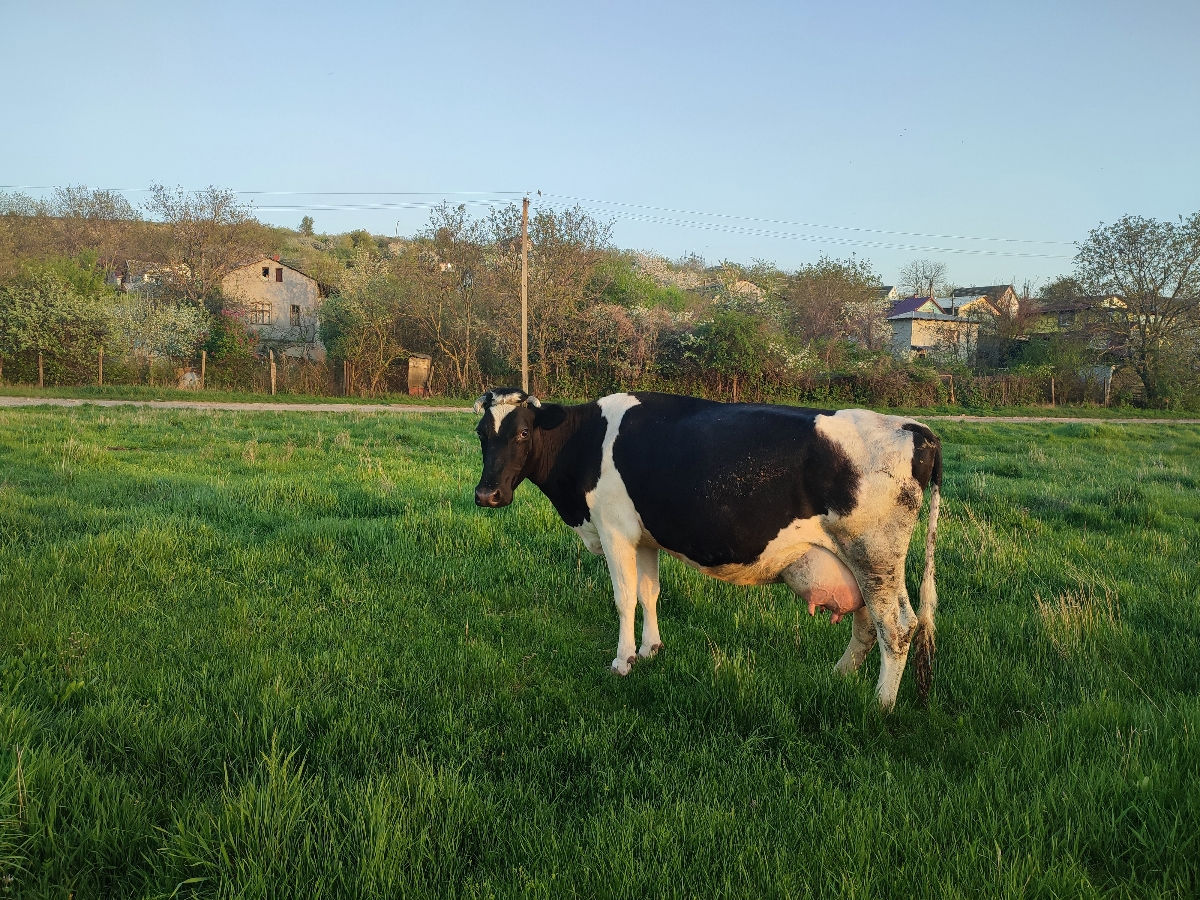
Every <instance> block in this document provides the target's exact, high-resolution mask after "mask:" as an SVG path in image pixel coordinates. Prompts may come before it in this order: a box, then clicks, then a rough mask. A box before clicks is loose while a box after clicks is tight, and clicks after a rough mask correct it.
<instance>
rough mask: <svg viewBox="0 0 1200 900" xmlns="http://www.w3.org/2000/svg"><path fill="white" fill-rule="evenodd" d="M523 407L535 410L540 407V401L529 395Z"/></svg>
mask: <svg viewBox="0 0 1200 900" xmlns="http://www.w3.org/2000/svg"><path fill="white" fill-rule="evenodd" d="M525 405H526V406H532V407H533V408H534V409H537V408H538V407H540V406H541V405H542V401H541V400H539V399H538V398H537V397H535V396H533V394H530V395H529V396H528V397H526V398H525Z"/></svg>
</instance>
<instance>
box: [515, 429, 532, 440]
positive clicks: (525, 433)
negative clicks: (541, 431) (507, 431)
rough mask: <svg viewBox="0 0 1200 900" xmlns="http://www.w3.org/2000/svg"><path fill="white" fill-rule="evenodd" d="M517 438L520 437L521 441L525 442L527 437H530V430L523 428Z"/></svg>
mask: <svg viewBox="0 0 1200 900" xmlns="http://www.w3.org/2000/svg"><path fill="white" fill-rule="evenodd" d="M517 437H519V438H520V439H521V440H525V439H526V438H527V437H529V429H528V428H522V429H521V433H520V434H519V435H517Z"/></svg>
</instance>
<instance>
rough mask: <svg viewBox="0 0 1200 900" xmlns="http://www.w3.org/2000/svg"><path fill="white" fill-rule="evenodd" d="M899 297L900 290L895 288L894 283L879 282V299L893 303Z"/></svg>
mask: <svg viewBox="0 0 1200 900" xmlns="http://www.w3.org/2000/svg"><path fill="white" fill-rule="evenodd" d="M899 298H900V292H899V291H897V290H896V287H895V285H891V284H881V285H880V286H879V299H880V300H882V301H883V302H884V303H895V302H896V301H897V300H898V299H899Z"/></svg>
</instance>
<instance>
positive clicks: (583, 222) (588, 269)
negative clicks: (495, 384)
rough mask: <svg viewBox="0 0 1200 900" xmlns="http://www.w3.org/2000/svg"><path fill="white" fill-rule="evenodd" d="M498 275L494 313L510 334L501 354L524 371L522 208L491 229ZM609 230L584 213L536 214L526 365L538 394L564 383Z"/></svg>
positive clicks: (494, 216) (501, 213) (499, 215)
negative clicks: (521, 352) (521, 305)
mask: <svg viewBox="0 0 1200 900" xmlns="http://www.w3.org/2000/svg"><path fill="white" fill-rule="evenodd" d="M486 227H487V232H488V237H489V243H490V244H491V248H492V251H493V253H492V255H491V257H490V261H491V263H492V271H493V272H494V273H495V276H496V284H495V292H494V294H493V297H494V300H495V306H494V308H493V310H492V315H493V316H494V319H495V324H496V325H497V326H498V327H497V330H498V331H499V332H500V333H501V334H503V335H504V336H505V339H503V340H502V341H500V342H498V343H499V349H500V351H501V352H502V353H503V354H504V356H505V358H506V359H507V360H508V362H509V365H510V367H511V368H512V369H513V370H514V371H518V370H519V369H520V342H521V338H520V303H519V302H518V297H519V296H520V274H521V210H520V208H519V207H517V206H516V205H515V204H513V205H510V206H507V207H504V208H502V209H499V210H495V211H493V212H492V213H491V215H490V216H489V217H488V219H487V223H486ZM610 234H611V226H609V225H608V224H606V223H602V222H600V221H598V220H596V219H593V218H592V217H591V216H590V215H588V214H587V213H586V212H585V211H584V210H583V209H582V208H581V207H572V208H570V209H564V210H555V209H552V208H546V209H538V210H536V211H535V212H534V214H533V216H532V217H531V218H530V220H529V243H530V249H529V357H530V359H529V362H530V366H531V368H532V369H533V374H534V376H535V377H536V378H537V379H540V384H541V387H540V388H539V390H545V389H547V388H552V387H553V386H555V385H557V384H561V383H565V382H566V381H567V380H568V376H569V373H570V368H571V358H572V353H573V352H574V348H575V344H576V342H577V339H578V337H579V333H580V331H581V329H582V327H583V325H584V320H585V313H586V311H587V309H588V308H589V306H590V305H591V303H593V302H594V300H595V298H594V297H593V295H592V293H591V290H590V286H591V285H592V284H593V283H594V282H593V276H594V275H595V273H596V269H597V267H598V266H599V264H600V262H601V260H602V259H603V258H604V254H605V252H606V250H607V249H608V245H609V236H610Z"/></svg>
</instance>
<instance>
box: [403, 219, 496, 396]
mask: <svg viewBox="0 0 1200 900" xmlns="http://www.w3.org/2000/svg"><path fill="white" fill-rule="evenodd" d="M484 241H485V233H484V228H483V224H482V223H481V222H478V221H473V220H471V219H470V218H469V217H468V215H467V208H466V206H465V205H462V204H460V205H458V206H450V205H449V204H448V203H442V204H441V205H440V206H438V207H437V208H435V209H434V210H433V211H432V212H431V213H430V216H429V223H428V226H427V227H426V230H425V233H424V234H423V235H422V242H421V243H420V244H415V243H414V244H411V245H409V247H408V248H407V249H406V250H405V251H404V253H403V254H402V256H401V260H402V263H401V264H402V266H403V269H404V272H405V274H406V275H407V276H408V278H410V279H411V281H412V283H413V287H414V290H413V298H412V300H413V302H412V304H411V306H410V307H409V310H408V315H409V316H410V317H411V319H412V320H413V323H414V325H415V326H416V329H417V332H418V334H420V335H421V336H422V338H423V339H424V340H425V341H427V342H428V346H429V348H430V349H433V350H436V351H437V353H438V355H439V361H440V362H441V363H442V364H443V365H445V366H446V368H447V369H448V371H449V375H450V380H451V383H452V384H453V385H454V387H455V388H457V389H458V390H459V391H460V392H463V393H467V392H469V391H470V389H471V388H472V387H477V386H478V382H479V375H478V373H477V372H476V369H475V366H476V363H477V361H478V355H479V343H480V339H481V337H482V336H483V333H484V327H483V323H484V319H483V316H482V312H483V309H482V297H481V295H482V294H483V293H484V292H485V291H486V290H487V282H488V278H489V271H488V267H487V266H486V264H485V262H484V252H483V244H484Z"/></svg>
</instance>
